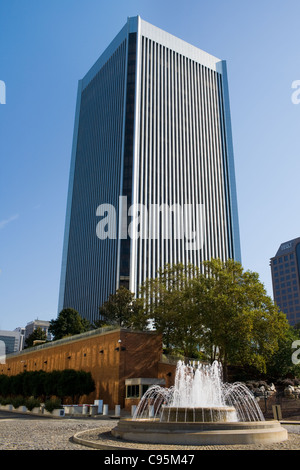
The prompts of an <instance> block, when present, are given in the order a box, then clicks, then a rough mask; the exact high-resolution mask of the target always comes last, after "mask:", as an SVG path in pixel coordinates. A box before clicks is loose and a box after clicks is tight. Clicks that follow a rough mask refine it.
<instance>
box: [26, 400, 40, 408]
mask: <svg viewBox="0 0 300 470" xmlns="http://www.w3.org/2000/svg"><path fill="white" fill-rule="evenodd" d="M25 406H26V408H27V409H28V410H29V411H31V410H33V408H37V407H39V406H40V400H38V399H37V398H34V397H30V398H27V400H26V401H25Z"/></svg>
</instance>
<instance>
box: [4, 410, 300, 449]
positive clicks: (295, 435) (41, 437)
mask: <svg viewBox="0 0 300 470" xmlns="http://www.w3.org/2000/svg"><path fill="white" fill-rule="evenodd" d="M116 424H117V420H113V419H94V418H63V419H61V418H58V419H53V418H44V417H33V416H29V415H19V414H15V413H7V412H6V413H5V412H0V451H1V450H85V451H86V450H96V449H93V448H92V447H86V446H83V445H80V444H76V443H74V442H72V441H71V440H70V439H71V438H72V437H73V436H74V435H75V434H78V433H81V437H82V438H84V440H86V441H90V442H97V443H103V444H106V445H112V446H117V447H118V446H119V447H120V449H121V448H122V446H125V447H126V448H132V449H135V450H143V449H144V450H174V451H176V450H187V449H188V450H212V449H213V450H300V426H299V425H287V426H286V427H287V429H288V432H289V439H288V440H287V441H284V442H280V443H277V444H272V445H256V446H254V445H249V446H247V445H240V446H235V445H233V446H199V447H194V446H174V445H173V446H159V445H157V446H155V445H145V444H137V443H124V441H123V442H122V441H121V442H120V440H118V439H112V438H111V436H110V434H109V431H110V429H111V428H113V427H114V426H116ZM82 432H84V433H82Z"/></svg>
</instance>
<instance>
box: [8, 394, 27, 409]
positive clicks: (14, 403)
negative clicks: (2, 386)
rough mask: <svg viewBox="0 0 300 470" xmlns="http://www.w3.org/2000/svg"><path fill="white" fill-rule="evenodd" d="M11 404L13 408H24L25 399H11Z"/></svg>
mask: <svg viewBox="0 0 300 470" xmlns="http://www.w3.org/2000/svg"><path fill="white" fill-rule="evenodd" d="M11 404H12V406H13V407H14V408H19V406H24V405H25V398H24V397H22V396H21V395H18V396H16V397H13V398H12V399H11Z"/></svg>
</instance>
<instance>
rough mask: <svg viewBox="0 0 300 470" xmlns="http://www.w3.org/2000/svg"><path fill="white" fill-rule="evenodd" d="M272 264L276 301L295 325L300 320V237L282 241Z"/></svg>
mask: <svg viewBox="0 0 300 470" xmlns="http://www.w3.org/2000/svg"><path fill="white" fill-rule="evenodd" d="M270 266H271V272H272V283H273V294H274V301H275V302H276V303H277V305H278V306H279V307H280V309H281V310H282V311H283V312H284V313H285V314H286V316H287V319H288V321H289V323H290V325H292V326H293V325H295V324H296V323H299V322H300V238H295V239H294V240H290V241H288V242H285V243H282V244H281V245H280V247H279V249H278V251H277V253H276V255H275V256H274V257H273V258H271V261H270Z"/></svg>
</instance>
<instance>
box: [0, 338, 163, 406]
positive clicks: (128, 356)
mask: <svg viewBox="0 0 300 470" xmlns="http://www.w3.org/2000/svg"><path fill="white" fill-rule="evenodd" d="M161 353H162V338H161V335H159V334H157V333H155V332H133V331H130V330H123V329H116V330H112V331H107V332H103V331H102V330H99V333H98V332H93V334H92V335H85V334H83V335H77V336H74V337H72V338H71V339H67V340H66V341H64V340H61V341H59V342H53V343H49V344H47V345H46V346H42V347H37V348H34V350H30V349H28V350H25V351H22V352H21V353H17V354H13V355H10V356H7V358H6V364H0V373H5V374H8V375H16V374H18V373H19V372H23V371H24V370H28V371H33V370H45V371H48V372H50V371H52V370H63V369H75V370H84V371H87V372H91V374H92V377H93V379H94V381H95V386H96V390H95V392H93V393H92V394H90V395H89V396H88V397H82V399H81V402H82V403H93V401H94V399H102V400H103V403H105V404H108V405H109V407H110V408H111V409H113V408H114V406H115V405H121V407H122V408H123V407H124V403H125V380H126V379H127V378H133V377H153V378H157V377H158V373H159V361H160V358H161Z"/></svg>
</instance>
